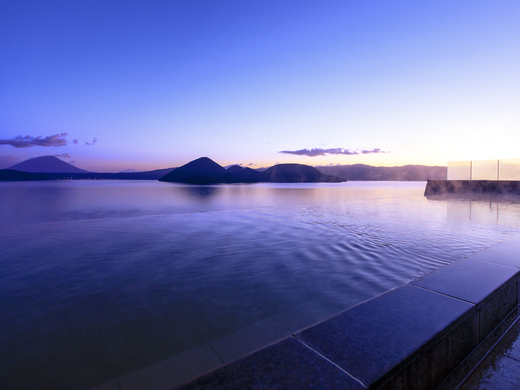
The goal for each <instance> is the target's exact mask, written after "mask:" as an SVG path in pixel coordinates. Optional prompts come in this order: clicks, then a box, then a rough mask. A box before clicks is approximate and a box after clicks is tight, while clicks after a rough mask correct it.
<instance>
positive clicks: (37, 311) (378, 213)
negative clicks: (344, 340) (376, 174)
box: [0, 181, 520, 389]
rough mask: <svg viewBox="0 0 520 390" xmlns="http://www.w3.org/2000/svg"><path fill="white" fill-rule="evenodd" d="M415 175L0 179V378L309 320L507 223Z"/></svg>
mask: <svg viewBox="0 0 520 390" xmlns="http://www.w3.org/2000/svg"><path fill="white" fill-rule="evenodd" d="M425 184H426V183H425V182H348V183H337V184H336V183H334V184H326V183H324V184H271V183H269V184H266V183H264V184H251V185H215V186H189V185H181V184H173V183H159V182H151V181H51V182H17V183H5V182H4V183H0V251H1V254H0V351H1V353H0V367H2V369H1V370H0V383H2V388H6V389H47V388H49V389H51V388H52V389H88V388H90V387H92V386H94V385H97V384H100V383H102V382H105V381H107V380H109V379H112V378H115V377H117V376H119V375H122V374H124V373H127V372H130V371H133V370H136V369H138V368H141V367H144V366H147V365H150V364H152V363H155V362H158V361H160V360H162V359H165V358H168V357H170V356H173V355H175V354H178V353H180V352H183V351H187V350H189V349H191V348H194V347H197V346H199V345H202V344H204V343H207V342H209V341H211V340H215V339H218V338H221V337H224V336H226V335H229V334H232V333H233V332H237V331H239V330H241V329H244V328H247V327H248V326H250V325H251V324H255V323H258V322H261V321H263V320H265V319H268V318H275V319H278V321H279V322H280V323H281V324H282V325H283V326H286V327H287V328H291V326H293V327H304V326H307V325H311V323H313V322H316V321H317V320H319V319H321V318H319V316H320V315H321V316H322V317H323V316H327V315H330V314H333V313H335V312H339V311H340V310H343V309H346V308H348V307H351V306H353V305H355V304H357V303H360V302H362V301H365V300H367V299H369V298H371V297H373V296H375V295H378V294H380V293H382V292H384V291H387V290H389V289H392V288H394V287H396V286H399V285H401V284H403V283H406V282H408V281H410V280H412V279H415V278H417V277H420V276H422V275H425V274H427V273H430V272H432V271H434V270H436V269H438V268H440V267H443V266H444V265H446V264H449V263H451V262H453V261H456V260H459V259H461V258H463V257H465V256H468V255H470V254H472V253H474V252H476V251H479V250H481V249H483V248H485V247H487V246H489V245H492V244H495V243H497V242H500V241H502V240H504V239H506V238H507V237H510V236H511V235H514V234H517V233H519V232H520V205H519V204H517V203H511V202H501V203H497V202H484V201H473V202H470V201H462V200H450V201H447V200H436V201H433V200H427V199H426V198H425V197H424V196H423V193H424V188H425ZM311 312H312V313H311ZM327 313H328V314H327ZM291 330H293V329H291Z"/></svg>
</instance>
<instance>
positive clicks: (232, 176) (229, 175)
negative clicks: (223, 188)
mask: <svg viewBox="0 0 520 390" xmlns="http://www.w3.org/2000/svg"><path fill="white" fill-rule="evenodd" d="M222 178H223V179H224V180H225V182H226V183H257V182H259V181H260V172H258V171H255V170H254V169H251V168H243V167H241V166H239V165H233V166H231V167H229V168H228V169H226V173H225V174H224V176H223V177H222Z"/></svg>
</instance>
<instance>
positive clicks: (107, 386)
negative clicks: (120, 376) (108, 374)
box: [90, 379, 120, 390]
mask: <svg viewBox="0 0 520 390" xmlns="http://www.w3.org/2000/svg"><path fill="white" fill-rule="evenodd" d="M90 390H120V388H119V384H118V383H117V379H114V380H111V381H110V382H106V383H103V384H101V385H99V386H96V387H93V388H91V389H90Z"/></svg>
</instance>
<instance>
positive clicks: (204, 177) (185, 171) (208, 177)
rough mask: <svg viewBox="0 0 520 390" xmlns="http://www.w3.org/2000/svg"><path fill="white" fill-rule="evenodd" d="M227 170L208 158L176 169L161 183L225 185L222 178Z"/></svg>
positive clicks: (163, 178)
mask: <svg viewBox="0 0 520 390" xmlns="http://www.w3.org/2000/svg"><path fill="white" fill-rule="evenodd" d="M225 174H226V170H225V169H224V168H223V167H221V166H220V165H218V164H217V163H216V162H215V161H213V160H211V159H210V158H207V157H201V158H198V159H196V160H193V161H191V162H189V163H187V164H185V165H183V166H182V167H179V168H177V169H174V170H173V171H171V172H170V173H168V174H166V175H164V176H163V177H161V178H160V179H159V181H168V182H174V183H188V184H214V183H223V182H224V181H223V179H222V176H224V175H225Z"/></svg>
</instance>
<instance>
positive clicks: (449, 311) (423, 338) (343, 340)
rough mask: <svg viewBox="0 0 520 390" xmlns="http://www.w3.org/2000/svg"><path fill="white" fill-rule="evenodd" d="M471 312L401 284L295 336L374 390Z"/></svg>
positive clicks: (457, 303)
mask: <svg viewBox="0 0 520 390" xmlns="http://www.w3.org/2000/svg"><path fill="white" fill-rule="evenodd" d="M475 313H476V309H475V306H474V305H472V304H470V303H467V302H463V301H460V300H457V299H454V298H450V297H447V296H445V295H441V294H438V293H434V292H431V291H427V290H424V289H422V288H419V287H415V286H411V285H405V286H403V287H400V288H397V289H395V290H392V291H389V292H388V293H386V294H383V295H381V296H379V297H376V298H374V299H371V300H369V301H367V302H365V303H363V304H361V305H358V306H355V307H353V308H352V309H349V310H347V311H345V312H343V313H341V314H339V315H337V316H335V317H332V318H331V319H329V320H327V321H324V322H322V323H320V324H318V325H316V326H313V327H310V328H307V329H305V330H303V331H301V332H298V333H297V334H296V336H297V337H299V338H300V339H301V340H303V341H304V342H305V343H306V344H307V345H309V346H310V347H311V348H312V349H314V350H316V351H317V352H318V353H320V354H322V355H323V356H325V357H326V358H327V359H329V360H331V361H332V362H333V363H335V364H337V365H338V366H339V367H341V368H342V369H344V370H345V371H347V372H348V373H350V374H351V375H352V376H354V377H355V378H357V379H359V380H361V381H362V382H363V383H364V384H365V385H367V386H372V385H374V387H377V386H378V385H380V384H383V383H384V382H386V381H387V380H388V379H389V378H390V377H392V376H393V375H395V374H396V373H397V372H399V371H400V370H401V369H403V368H404V367H405V366H406V365H407V364H409V363H410V362H411V361H413V360H414V359H415V358H416V357H417V356H419V353H420V352H423V351H425V350H427V349H429V348H430V347H432V346H433V345H435V343H437V342H438V341H440V340H441V338H442V337H444V336H446V335H447V334H448V333H449V332H451V331H452V330H453V329H455V328H456V327H457V326H458V325H459V324H461V323H463V322H464V321H466V320H467V319H468V318H470V317H471V316H472V315H473V314H475ZM418 350H420V351H418Z"/></svg>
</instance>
